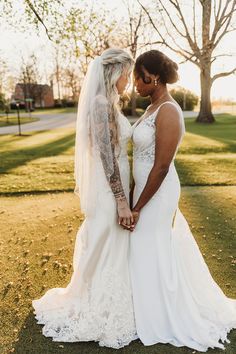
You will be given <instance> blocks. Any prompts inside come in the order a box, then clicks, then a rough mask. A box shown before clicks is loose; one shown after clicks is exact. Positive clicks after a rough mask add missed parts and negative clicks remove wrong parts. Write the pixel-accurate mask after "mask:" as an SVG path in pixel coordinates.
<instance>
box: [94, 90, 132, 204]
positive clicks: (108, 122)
mask: <svg viewBox="0 0 236 354" xmlns="http://www.w3.org/2000/svg"><path fill="white" fill-rule="evenodd" d="M90 126H91V130H92V137H93V141H94V145H95V148H96V149H97V150H98V151H99V154H100V158H101V161H102V165H103V168H104V172H105V176H106V178H107V180H108V182H109V184H110V187H111V190H112V192H113V194H114V196H115V198H116V199H117V200H126V197H125V193H124V190H123V186H122V182H121V177H120V171H119V166H118V162H117V159H116V156H115V142H114V138H115V135H114V129H115V126H114V122H113V120H112V118H111V114H110V112H109V105H108V102H107V100H106V98H105V97H97V98H96V99H95V101H94V104H93V108H92V115H91V125H90Z"/></svg>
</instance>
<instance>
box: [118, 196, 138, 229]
mask: <svg viewBox="0 0 236 354" xmlns="http://www.w3.org/2000/svg"><path fill="white" fill-rule="evenodd" d="M117 214H118V223H119V225H121V226H123V227H124V228H126V229H128V230H129V229H130V227H132V226H133V224H134V218H133V214H132V212H131V210H130V207H129V205H128V203H127V201H126V200H118V201H117Z"/></svg>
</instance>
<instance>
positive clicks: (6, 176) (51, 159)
mask: <svg viewBox="0 0 236 354" xmlns="http://www.w3.org/2000/svg"><path fill="white" fill-rule="evenodd" d="M186 129H187V133H186V136H185V138H184V140H183V143H182V145H181V148H180V150H179V152H178V155H177V159H176V167H177V170H178V173H179V176H180V180H181V183H182V185H183V186H191V185H199V186H201V185H222V186H223V185H236V175H235V173H234V171H235V170H236V141H235V139H234V134H235V130H236V117H235V116H230V115H220V116H218V117H217V122H216V123H215V124H214V125H209V126H208V125H199V124H196V123H195V122H194V119H187V120H186ZM74 139H75V132H74V130H73V129H66V128H63V129H55V130H51V131H41V132H33V133H27V134H25V135H24V136H22V137H17V136H11V135H5V136H0V154H1V162H0V173H1V186H0V193H15V192H21V193H23V192H31V191H37V192H40V191H64V190H67V191H69V190H73V187H74V180H73V168H74V163H73V161H74ZM129 153H130V155H131V148H129Z"/></svg>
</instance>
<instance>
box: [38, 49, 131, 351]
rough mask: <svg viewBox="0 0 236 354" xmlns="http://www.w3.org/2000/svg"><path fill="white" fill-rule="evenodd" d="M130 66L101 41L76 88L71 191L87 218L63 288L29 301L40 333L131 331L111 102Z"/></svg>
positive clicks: (124, 211) (123, 153) (109, 336)
mask: <svg viewBox="0 0 236 354" xmlns="http://www.w3.org/2000/svg"><path fill="white" fill-rule="evenodd" d="M132 66H133V59H132V58H131V57H130V55H129V54H127V53H126V52H125V51H123V50H120V49H108V50H106V51H104V52H103V54H102V55H101V56H99V57H96V58H95V59H94V60H93V61H92V63H91V64H90V66H89V69H88V72H87V74H86V77H85V80H84V83H83V87H82V90H81V94H80V100H79V106H78V118H77V127H76V146H75V179H76V188H75V192H76V193H79V196H80V205H81V210H82V211H83V212H84V213H85V216H86V218H85V221H84V222H83V224H82V225H81V228H80V230H79V231H78V234H77V237H76V244H75V250H74V258H73V275H72V278H71V281H70V283H69V284H68V286H67V287H66V288H55V289H50V290H48V291H47V292H46V294H45V295H44V296H43V297H41V298H40V299H38V300H34V301H33V302H32V304H33V307H34V310H35V311H34V313H35V316H36V319H37V320H38V323H39V324H43V325H44V326H43V330H42V331H43V334H44V335H45V336H47V337H52V338H53V340H54V341H60V342H77V341H98V342H99V345H100V346H107V347H112V348H121V347H123V346H125V345H128V344H129V343H130V342H131V341H132V340H133V339H135V338H136V330H135V322H134V314H133V304H132V295H131V289H130V279H129V269H128V245H129V232H128V231H127V230H125V229H123V228H122V225H130V224H131V223H132V222H133V219H132V213H131V211H130V208H129V200H128V198H129V162H128V157H127V150H126V149H127V142H128V140H129V138H130V136H131V126H130V123H129V121H128V120H127V119H126V117H124V116H123V115H122V114H121V112H120V109H119V106H118V102H119V95H120V94H121V93H122V92H123V91H124V89H125V87H126V85H127V83H128V78H129V76H130V74H131V71H132ZM118 222H119V223H118ZM119 224H121V225H119Z"/></svg>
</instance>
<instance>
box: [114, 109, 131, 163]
mask: <svg viewBox="0 0 236 354" xmlns="http://www.w3.org/2000/svg"><path fill="white" fill-rule="evenodd" d="M118 124H119V146H116V156H117V157H119V158H127V144H128V141H129V139H130V138H131V136H132V127H131V124H130V122H129V121H128V119H127V118H126V117H125V116H124V115H123V114H122V113H119V116H118Z"/></svg>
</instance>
